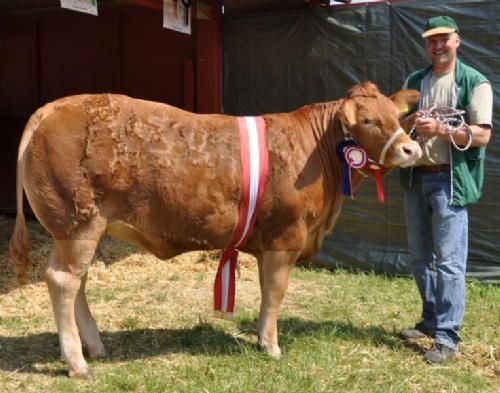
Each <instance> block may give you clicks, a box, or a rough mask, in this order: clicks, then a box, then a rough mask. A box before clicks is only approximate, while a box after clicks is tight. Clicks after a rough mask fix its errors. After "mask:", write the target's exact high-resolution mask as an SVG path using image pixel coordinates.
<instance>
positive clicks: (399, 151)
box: [338, 82, 422, 168]
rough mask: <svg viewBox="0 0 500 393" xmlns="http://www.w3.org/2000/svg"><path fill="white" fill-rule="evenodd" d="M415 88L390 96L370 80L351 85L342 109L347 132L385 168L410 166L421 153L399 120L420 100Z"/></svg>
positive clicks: (340, 110) (340, 113)
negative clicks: (382, 92)
mask: <svg viewBox="0 0 500 393" xmlns="http://www.w3.org/2000/svg"><path fill="white" fill-rule="evenodd" d="M418 98H419V93H418V92H417V91H416V90H401V91H399V92H397V93H395V94H393V95H392V96H391V97H390V98H388V97H386V96H384V95H382V94H381V93H380V92H379V90H378V89H377V87H376V86H375V85H374V84H373V83H371V82H363V83H362V84H360V85H356V86H354V87H352V88H351V89H350V90H349V92H348V93H347V97H346V98H345V99H344V101H343V102H342V104H341V106H340V108H339V112H338V113H339V117H340V120H341V122H342V124H343V125H344V130H345V132H348V133H350V134H351V136H352V138H353V139H354V140H355V141H356V142H357V143H359V144H360V145H361V146H362V147H363V148H364V149H365V150H366V153H367V154H368V157H370V158H371V159H372V160H374V161H378V162H379V164H381V165H384V166H385V167H389V168H390V167H395V166H401V167H407V166H410V165H412V164H414V163H415V161H416V160H418V159H419V158H420V157H421V156H422V150H421V149H420V146H419V144H418V143H417V142H415V141H413V140H411V139H410V137H409V136H408V135H407V134H406V133H405V132H404V131H403V130H402V128H401V126H400V124H399V119H400V117H401V116H402V115H404V114H405V113H407V112H408V111H409V110H410V108H411V107H412V106H413V105H414V104H415V103H416V102H417V101H418Z"/></svg>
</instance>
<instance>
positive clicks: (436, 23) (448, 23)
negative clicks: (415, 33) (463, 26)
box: [422, 16, 458, 38]
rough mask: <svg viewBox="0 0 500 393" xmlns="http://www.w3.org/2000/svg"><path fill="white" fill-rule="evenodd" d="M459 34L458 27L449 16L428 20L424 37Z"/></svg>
mask: <svg viewBox="0 0 500 393" xmlns="http://www.w3.org/2000/svg"><path fill="white" fill-rule="evenodd" d="M453 32H457V33H458V26H457V24H456V22H455V21H454V20H453V18H451V17H449V16H435V17H432V18H429V19H427V23H426V24H425V28H424V32H423V33H422V37H424V38H426V37H430V36H431V35H436V34H448V33H453Z"/></svg>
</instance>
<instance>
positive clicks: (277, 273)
mask: <svg viewBox="0 0 500 393" xmlns="http://www.w3.org/2000/svg"><path fill="white" fill-rule="evenodd" d="M298 255H299V253H298V252H290V251H272V252H264V253H262V254H261V255H260V256H259V257H258V258H257V259H258V262H259V279H260V290H261V295H262V300H261V305H260V314H259V320H258V322H257V334H258V336H259V345H260V346H261V347H262V348H264V349H265V350H266V351H267V353H268V354H269V355H270V356H271V357H273V358H275V359H279V358H280V357H281V350H280V347H279V346H278V314H279V308H280V305H281V302H282V301H283V298H284V297H285V293H286V290H287V288H288V281H289V278H290V272H291V270H292V266H293V265H294V263H295V261H296V260H297V258H298Z"/></svg>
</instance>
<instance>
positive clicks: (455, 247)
mask: <svg viewBox="0 0 500 393" xmlns="http://www.w3.org/2000/svg"><path fill="white" fill-rule="evenodd" d="M450 176H451V175H450V174H449V173H445V172H439V173H421V172H419V171H418V170H414V171H413V179H412V186H411V188H410V189H408V190H406V193H405V209H406V224H407V225H406V227H407V232H408V245H409V248H410V254H411V257H412V262H413V275H414V276H415V280H416V283H417V286H418V289H419V292H420V296H421V298H422V303H423V307H422V319H423V321H422V323H423V325H424V326H425V327H426V328H427V329H428V330H429V331H430V332H432V333H434V341H435V342H436V343H439V344H443V345H446V346H447V347H449V348H452V349H455V350H456V349H457V346H458V343H459V342H460V341H461V338H460V336H459V334H458V331H459V329H460V325H461V324H462V319H463V316H464V311H465V270H466V265H467V252H468V215H467V208H466V207H454V206H450V187H451V186H450Z"/></svg>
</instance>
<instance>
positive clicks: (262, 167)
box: [214, 117, 268, 318]
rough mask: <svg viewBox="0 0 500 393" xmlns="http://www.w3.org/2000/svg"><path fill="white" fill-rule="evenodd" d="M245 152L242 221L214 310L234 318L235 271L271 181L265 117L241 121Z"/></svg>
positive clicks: (224, 260) (223, 261) (218, 282)
mask: <svg viewBox="0 0 500 393" xmlns="http://www.w3.org/2000/svg"><path fill="white" fill-rule="evenodd" d="M238 128H239V131H240V152H241V179H242V184H241V196H240V206H239V219H238V225H237V226H236V229H235V232H234V235H233V240H232V241H231V243H230V244H229V246H228V247H227V248H226V249H225V250H223V252H222V255H221V258H220V261H219V268H218V269H217V275H216V277H215V282H214V309H215V311H216V313H222V315H223V317H224V318H231V316H232V313H233V311H234V303H235V293H236V288H235V271H236V265H237V261H238V250H237V249H238V248H241V247H243V246H244V245H245V243H246V242H247V240H248V238H249V237H250V235H251V234H252V231H253V226H254V224H255V219H256V217H257V214H258V212H259V208H260V205H261V202H262V195H263V194H264V188H265V185H266V180H267V169H268V150H267V137H266V124H265V122H264V119H263V118H262V117H238Z"/></svg>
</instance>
